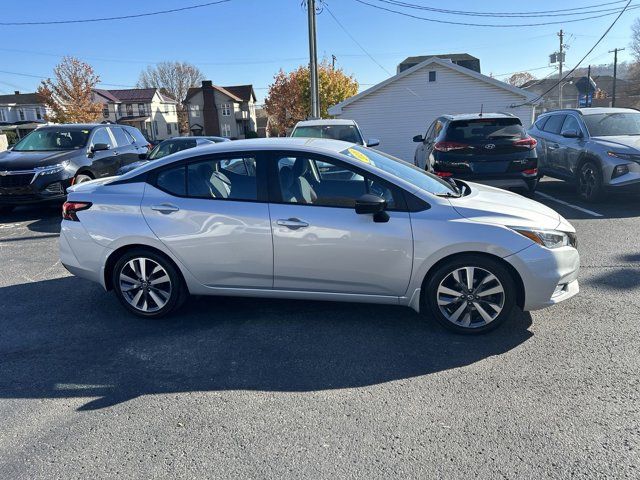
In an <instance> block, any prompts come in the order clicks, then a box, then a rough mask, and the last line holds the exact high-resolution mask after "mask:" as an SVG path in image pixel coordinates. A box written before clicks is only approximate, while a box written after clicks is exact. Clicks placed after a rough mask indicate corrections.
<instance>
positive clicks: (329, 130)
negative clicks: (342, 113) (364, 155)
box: [291, 125, 363, 144]
mask: <svg viewBox="0 0 640 480" xmlns="http://www.w3.org/2000/svg"><path fill="white" fill-rule="evenodd" d="M291 136H292V137H308V138H330V139H332V140H342V141H344V142H350V143H360V144H362V143H363V142H362V137H361V136H360V133H359V132H358V129H357V128H356V127H354V126H353V125H309V126H302V127H296V129H295V130H294V131H293V133H292V134H291Z"/></svg>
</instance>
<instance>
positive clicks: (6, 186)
mask: <svg viewBox="0 0 640 480" xmlns="http://www.w3.org/2000/svg"><path fill="white" fill-rule="evenodd" d="M72 179H73V174H72V173H71V172H69V171H67V170H63V171H62V172H58V173H55V174H52V175H38V174H36V173H20V174H7V175H3V176H0V205H28V204H34V203H43V202H55V201H61V200H64V199H65V197H66V192H67V188H68V187H69V186H71V181H72Z"/></svg>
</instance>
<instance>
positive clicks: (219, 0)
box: [0, 0, 231, 26]
mask: <svg viewBox="0 0 640 480" xmlns="http://www.w3.org/2000/svg"><path fill="white" fill-rule="evenodd" d="M230 1H231V0H217V1H215V2H207V3H200V4H197V5H190V6H188V7H180V8H172V9H169V10H159V11H156V12H146V13H138V14H136V15H121V16H118V17H103V18H84V19H78V20H53V21H46V22H0V25H2V26H26V25H62V24H69V23H91V22H108V21H112V20H126V19H129V18H140V17H150V16H154V15H164V14H166V13H175V12H183V11H185V10H194V9H196V8H203V7H209V6H212V5H218V4H221V3H227V2H230Z"/></svg>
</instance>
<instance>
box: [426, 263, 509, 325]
mask: <svg viewBox="0 0 640 480" xmlns="http://www.w3.org/2000/svg"><path fill="white" fill-rule="evenodd" d="M437 302H438V308H439V309H440V312H441V313H442V315H444V317H445V318H446V319H447V320H448V321H449V322H451V323H453V324H454V325H457V326H459V327H464V328H478V327H483V326H485V325H487V324H489V323H491V322H493V321H494V320H495V319H496V318H497V317H498V315H500V312H502V309H503V308H504V304H505V289H504V287H503V285H502V283H500V280H498V277H496V276H495V275H494V274H492V273H491V272H489V271H488V270H485V269H484V268H480V267H471V266H465V267H460V268H456V269H455V270H453V271H452V272H450V273H449V274H447V275H445V277H444V278H443V279H442V281H441V282H440V284H439V285H438V290H437Z"/></svg>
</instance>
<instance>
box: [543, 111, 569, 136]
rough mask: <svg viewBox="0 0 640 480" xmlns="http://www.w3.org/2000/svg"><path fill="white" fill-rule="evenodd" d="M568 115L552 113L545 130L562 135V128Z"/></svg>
mask: <svg viewBox="0 0 640 480" xmlns="http://www.w3.org/2000/svg"><path fill="white" fill-rule="evenodd" d="M566 117H567V116H566V115H551V116H550V117H549V120H547V123H545V124H544V131H545V132H549V133H554V134H556V135H560V130H561V129H562V124H563V123H564V119H565V118H566Z"/></svg>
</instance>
